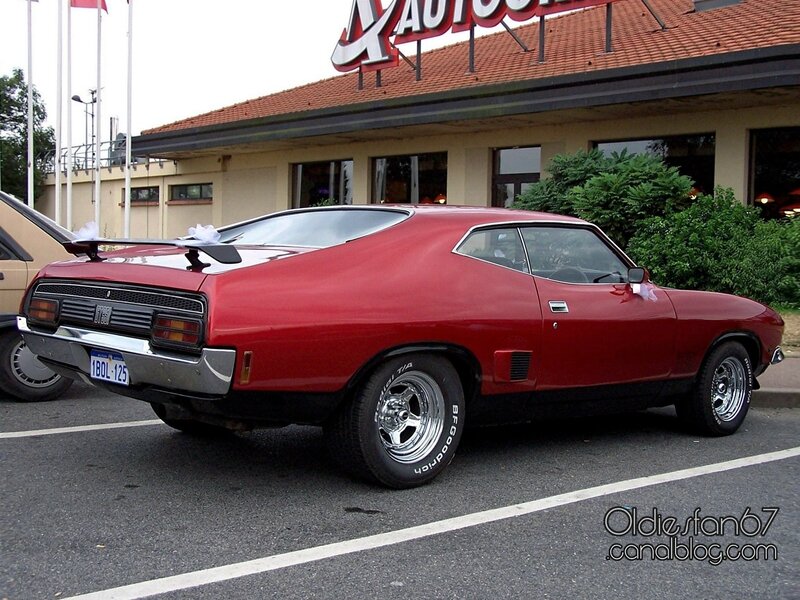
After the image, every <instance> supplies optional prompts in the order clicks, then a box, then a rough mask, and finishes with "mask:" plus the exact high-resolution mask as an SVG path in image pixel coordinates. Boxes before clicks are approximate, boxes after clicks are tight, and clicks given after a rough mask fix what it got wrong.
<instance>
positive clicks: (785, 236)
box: [628, 189, 800, 307]
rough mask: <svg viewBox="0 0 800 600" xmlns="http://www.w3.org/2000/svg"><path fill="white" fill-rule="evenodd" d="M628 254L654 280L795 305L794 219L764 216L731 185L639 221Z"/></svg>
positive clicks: (799, 225)
mask: <svg viewBox="0 0 800 600" xmlns="http://www.w3.org/2000/svg"><path fill="white" fill-rule="evenodd" d="M628 253H629V254H630V255H631V258H633V259H634V260H636V261H637V262H638V263H639V264H642V265H643V266H646V267H647V268H648V269H649V270H650V273H651V276H652V278H653V280H654V281H655V282H656V283H658V284H659V285H665V286H671V287H681V288H689V289H701V290H713V291H718V292H727V293H732V294H738V295H740V296H747V297H749V298H753V299H755V300H759V301H761V302H766V303H768V304H780V305H783V306H793V307H800V220H785V221H764V220H763V219H762V218H761V216H760V213H759V210H758V209H756V208H752V207H747V206H744V205H743V204H741V203H740V202H738V201H737V200H736V199H735V198H734V197H733V193H732V192H731V190H722V189H717V193H716V195H715V196H700V197H699V198H698V199H697V200H696V201H695V202H694V203H693V204H692V205H691V206H689V207H688V208H687V209H685V210H683V211H680V212H676V213H673V214H670V215H668V216H665V217H653V218H650V219H647V220H645V221H643V222H642V223H641V224H640V225H639V228H638V231H637V232H636V235H635V236H634V237H633V238H632V239H631V241H630V244H629V245H628Z"/></svg>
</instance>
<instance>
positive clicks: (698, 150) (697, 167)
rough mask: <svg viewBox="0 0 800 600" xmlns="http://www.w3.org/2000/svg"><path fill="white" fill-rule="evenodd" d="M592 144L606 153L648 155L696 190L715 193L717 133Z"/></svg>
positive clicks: (608, 154)
mask: <svg viewBox="0 0 800 600" xmlns="http://www.w3.org/2000/svg"><path fill="white" fill-rule="evenodd" d="M594 147H595V148H597V149H599V150H600V151H601V152H602V153H603V154H605V155H606V156H611V155H612V154H613V153H615V152H616V153H620V152H623V151H627V152H628V154H651V155H653V156H657V157H658V158H660V159H661V160H663V161H664V163H665V164H667V165H669V166H670V167H676V168H677V169H678V170H679V171H680V172H681V175H686V176H687V177H690V178H691V179H692V181H694V186H695V189H696V191H697V192H698V193H703V194H712V193H714V154H715V148H716V135H715V134H713V133H701V134H697V135H674V136H668V137H661V138H653V139H639V140H620V141H603V142H595V143H594Z"/></svg>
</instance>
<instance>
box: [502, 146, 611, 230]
mask: <svg viewBox="0 0 800 600" xmlns="http://www.w3.org/2000/svg"><path fill="white" fill-rule="evenodd" d="M612 164H613V161H612V160H611V159H609V158H606V157H605V155H603V153H602V152H600V150H597V149H594V150H592V151H590V152H585V151H583V150H581V151H579V152H576V153H575V154H559V155H557V156H554V157H553V159H552V160H551V161H550V164H549V165H548V167H547V171H548V173H549V174H550V177H549V178H548V179H543V180H541V181H539V182H537V183H534V184H533V185H531V186H529V187H528V189H527V190H526V191H525V192H524V193H523V194H522V195H520V196H518V197H517V199H516V200H515V201H514V208H519V209H523V210H538V211H541V212H549V213H556V214H559V215H570V216H573V217H576V216H578V214H577V213H576V212H575V208H574V207H573V205H572V200H571V199H570V198H569V191H570V190H571V189H572V188H574V187H576V186H579V185H583V184H585V183H586V182H587V181H588V180H589V179H591V178H592V177H594V176H596V175H599V174H600V173H602V172H604V171H607V170H608V169H610V168H611V167H612Z"/></svg>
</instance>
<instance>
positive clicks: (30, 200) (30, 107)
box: [28, 0, 33, 208]
mask: <svg viewBox="0 0 800 600" xmlns="http://www.w3.org/2000/svg"><path fill="white" fill-rule="evenodd" d="M31 7H32V0H28V206H30V207H31V208H33V10H32V8H31Z"/></svg>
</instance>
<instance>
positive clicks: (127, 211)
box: [124, 0, 133, 238]
mask: <svg viewBox="0 0 800 600" xmlns="http://www.w3.org/2000/svg"><path fill="white" fill-rule="evenodd" d="M132 96H133V0H128V107H127V111H128V125H127V132H126V135H125V219H124V221H125V225H124V230H125V237H126V238H129V237H131V135H132V134H131V131H132V128H131V114H132V112H133V111H132V106H133V103H132V102H131V100H132Z"/></svg>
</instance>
